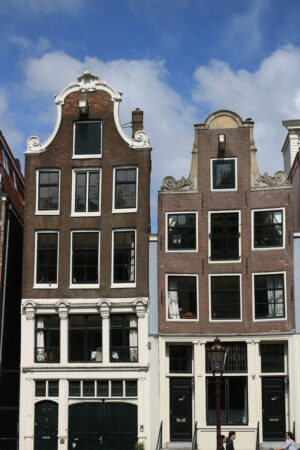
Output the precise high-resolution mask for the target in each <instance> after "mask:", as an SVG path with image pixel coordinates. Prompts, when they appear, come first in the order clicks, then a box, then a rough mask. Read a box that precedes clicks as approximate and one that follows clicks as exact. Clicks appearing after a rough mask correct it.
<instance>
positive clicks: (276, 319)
mask: <svg viewBox="0 0 300 450" xmlns="http://www.w3.org/2000/svg"><path fill="white" fill-rule="evenodd" d="M285 320H287V318H286V317H278V318H276V317H270V318H267V317H266V318H263V319H253V322H256V323H257V322H271V321H272V322H274V321H275V322H280V321H282V322H283V321H285Z"/></svg>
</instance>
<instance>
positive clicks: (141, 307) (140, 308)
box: [133, 298, 148, 318]
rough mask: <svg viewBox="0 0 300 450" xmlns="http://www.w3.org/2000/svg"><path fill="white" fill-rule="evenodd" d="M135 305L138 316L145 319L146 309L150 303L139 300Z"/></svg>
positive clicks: (142, 299)
mask: <svg viewBox="0 0 300 450" xmlns="http://www.w3.org/2000/svg"><path fill="white" fill-rule="evenodd" d="M133 305H134V306H135V310H136V315H137V316H138V317H139V318H143V317H145V313H146V308H147V305H148V301H147V300H146V299H144V298H137V299H136V300H135V301H134V302H133Z"/></svg>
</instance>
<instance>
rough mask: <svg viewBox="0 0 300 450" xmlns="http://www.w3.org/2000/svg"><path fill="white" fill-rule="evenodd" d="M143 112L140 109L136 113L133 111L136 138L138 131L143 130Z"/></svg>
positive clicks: (133, 129) (133, 130)
mask: <svg viewBox="0 0 300 450" xmlns="http://www.w3.org/2000/svg"><path fill="white" fill-rule="evenodd" d="M143 115H144V113H143V111H141V110H140V109H139V108H136V110H135V111H132V137H133V138H134V136H135V133H136V132H137V131H138V130H142V129H143Z"/></svg>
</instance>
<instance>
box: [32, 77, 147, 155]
mask: <svg viewBox="0 0 300 450" xmlns="http://www.w3.org/2000/svg"><path fill="white" fill-rule="evenodd" d="M94 91H105V92H107V93H108V94H109V95H110V96H111V101H112V102H113V104H114V120H115V125H116V128H117V130H118V132H119V134H120V136H121V137H122V138H123V140H124V141H125V142H127V144H128V145H129V147H130V148H131V149H133V150H150V149H151V146H150V144H149V140H148V134H147V133H146V132H145V131H144V130H138V131H137V132H136V133H135V136H134V139H132V138H130V137H129V136H128V135H127V134H126V133H125V132H124V130H123V129H122V126H121V123H120V118H119V105H120V102H121V100H122V93H120V92H117V91H115V89H113V88H112V87H111V86H110V85H109V84H108V83H107V82H106V81H104V80H101V79H100V78H99V77H98V76H97V75H94V74H92V73H91V72H89V71H85V72H84V73H83V74H82V75H80V76H79V77H78V78H77V82H76V81H75V82H73V83H70V84H69V85H68V86H67V87H65V88H64V89H63V90H62V91H61V93H60V94H59V95H57V96H55V103H56V105H57V119H56V124H55V127H54V130H53V132H52V134H51V135H50V136H49V137H48V139H46V141H44V142H40V140H39V138H38V136H31V137H30V138H29V139H28V140H27V150H26V152H24V153H25V154H26V155H40V154H41V153H43V152H45V151H46V150H47V147H48V146H49V145H50V144H51V142H52V141H53V139H54V138H55V136H56V134H57V132H58V129H59V127H60V123H61V118H62V105H63V104H64V101H65V98H66V97H67V96H68V95H69V94H71V93H72V92H82V93H83V94H84V93H88V92H94Z"/></svg>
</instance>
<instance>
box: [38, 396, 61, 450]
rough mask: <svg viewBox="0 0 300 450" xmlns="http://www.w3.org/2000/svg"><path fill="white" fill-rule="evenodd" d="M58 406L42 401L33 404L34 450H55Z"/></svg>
mask: <svg viewBox="0 0 300 450" xmlns="http://www.w3.org/2000/svg"><path fill="white" fill-rule="evenodd" d="M57 431H58V405H57V403H55V402H51V401H48V400H44V401H42V402H38V403H36V404H35V412H34V450H57Z"/></svg>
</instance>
